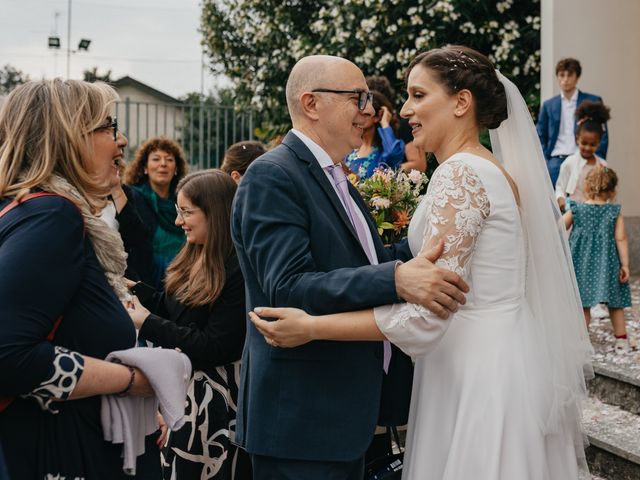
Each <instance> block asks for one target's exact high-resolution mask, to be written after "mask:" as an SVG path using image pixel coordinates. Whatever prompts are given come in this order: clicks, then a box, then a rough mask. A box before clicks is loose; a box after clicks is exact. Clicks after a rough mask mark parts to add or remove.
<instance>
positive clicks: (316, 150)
mask: <svg viewBox="0 0 640 480" xmlns="http://www.w3.org/2000/svg"><path fill="white" fill-rule="evenodd" d="M291 131H292V132H293V133H294V134H295V135H296V136H297V137H298V138H299V139H300V140H302V143H304V144H305V145H306V146H307V148H308V149H309V150H310V151H311V153H312V154H313V156H314V157H315V158H316V160H317V161H318V164H319V165H320V168H322V171H323V172H324V173H325V175H326V176H327V178H328V179H329V182H331V186H332V187H333V189H334V190H335V192H336V196H337V197H338V199H339V200H340V203H341V204H342V206H343V207H344V211H345V212H347V207H346V205H345V204H344V203H343V202H342V199H341V198H340V194H339V193H338V187H337V185H336V183H335V182H334V181H333V177H332V176H331V173H330V172H329V171H328V170H327V167H331V166H333V165H334V163H333V160H331V157H330V156H329V154H328V153H327V152H325V151H324V149H323V148H322V147H321V146H320V145H318V144H317V143H316V142H314V141H313V140H311V139H310V138H309V137H307V136H306V135H305V134H304V133H302V132H301V131H300V130H296V129H295V128H292V129H291ZM349 201H350V202H351V205H352V207H353V208H352V209H353V211H355V212H356V215H358V217H359V219H360V221H361V222H362V223H363V225H368V223H367V220H366V219H365V218H364V214H363V213H362V211H361V210H360V208H359V207H358V204H357V203H356V202H355V200H354V199H353V198H351V197H349ZM365 233H366V235H367V243H368V246H369V251H370V252H371V254H372V255H373V259H372V262H371V263H372V265H377V264H378V255H377V253H376V247H375V245H374V244H373V237H372V236H371V230H370V229H369V228H365Z"/></svg>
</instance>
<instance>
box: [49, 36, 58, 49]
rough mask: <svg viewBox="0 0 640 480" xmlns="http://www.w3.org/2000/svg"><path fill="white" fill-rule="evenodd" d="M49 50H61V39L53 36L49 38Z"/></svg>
mask: <svg viewBox="0 0 640 480" xmlns="http://www.w3.org/2000/svg"><path fill="white" fill-rule="evenodd" d="M49 48H55V49H59V48H60V37H56V36H51V37H49Z"/></svg>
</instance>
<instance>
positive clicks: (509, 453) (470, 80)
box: [251, 47, 590, 480]
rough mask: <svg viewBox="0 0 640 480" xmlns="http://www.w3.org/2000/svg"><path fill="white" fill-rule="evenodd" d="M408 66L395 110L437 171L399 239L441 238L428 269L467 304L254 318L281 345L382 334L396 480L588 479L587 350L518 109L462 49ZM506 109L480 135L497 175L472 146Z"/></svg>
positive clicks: (486, 68)
mask: <svg viewBox="0 0 640 480" xmlns="http://www.w3.org/2000/svg"><path fill="white" fill-rule="evenodd" d="M409 71H410V73H409V76H408V94H409V95H408V100H407V102H406V104H405V105H404V107H403V109H402V113H401V114H402V116H403V117H405V118H407V119H408V120H409V122H410V124H411V126H412V127H413V134H414V138H415V142H416V143H417V144H418V145H419V146H421V147H423V148H425V150H427V151H433V152H434V154H435V155H436V158H437V159H438V161H439V162H440V166H439V167H438V169H437V170H436V171H435V172H434V174H433V176H432V178H431V181H430V183H429V188H428V191H427V194H426V196H425V198H424V200H423V201H422V202H421V204H420V206H419V207H418V209H417V211H416V212H415V214H414V217H413V220H412V222H411V226H410V230H409V243H410V245H411V249H412V251H413V252H414V254H419V252H420V251H421V250H422V251H424V250H427V249H429V248H431V247H433V246H435V245H437V244H438V243H439V242H444V252H443V254H442V255H441V256H440V258H439V259H438V260H437V264H438V265H440V266H445V267H446V268H449V269H450V270H453V271H455V272H456V273H458V274H459V275H461V276H462V277H463V278H464V280H465V281H466V282H467V283H468V285H469V286H470V289H471V290H470V293H469V294H468V295H467V302H466V304H464V305H461V306H460V307H459V310H458V311H457V312H456V313H455V314H453V315H452V317H451V318H449V319H448V320H442V319H440V318H439V317H438V316H436V315H434V314H433V313H431V312H429V311H428V310H426V309H424V308H422V307H420V306H418V305H412V304H406V303H404V304H396V305H387V306H381V307H378V308H375V309H374V310H373V311H371V310H369V311H361V312H350V313H344V314H335V315H328V316H321V317H311V316H309V315H307V314H306V313H304V312H302V311H301V310H295V309H271V308H264V309H262V311H260V312H259V313H260V315H262V316H265V317H274V318H279V320H277V321H274V322H267V321H264V320H261V319H259V318H258V317H257V316H256V315H255V314H251V315H252V320H253V321H254V323H255V324H256V326H257V327H258V328H259V329H260V330H261V332H262V333H263V334H264V335H265V337H266V339H267V341H268V342H270V343H272V344H274V345H276V346H280V347H292V346H296V345H300V344H302V343H306V342H308V341H312V340H318V339H328V340H348V339H354V340H379V339H383V338H386V339H388V340H390V341H391V342H393V343H394V344H396V345H397V346H398V347H400V348H401V349H402V350H403V351H405V352H406V353H408V354H409V355H411V356H412V357H414V358H415V361H416V363H415V375H414V383H413V396H412V402H411V410H410V416H409V427H408V433H407V450H406V455H405V462H404V470H403V479H411V480H414V479H415V480H418V479H420V480H431V479H432V480H471V479H474V480H475V479H478V480H498V479H500V480H571V479H574V480H575V479H578V478H590V477H588V470H587V467H586V463H585V461H584V448H583V439H582V434H581V429H580V418H579V401H580V399H581V398H582V397H583V396H584V394H585V388H584V376H583V366H585V365H586V364H587V363H588V359H589V352H590V346H589V343H588V339H587V336H586V330H585V327H584V322H582V321H581V317H580V307H579V303H578V300H577V293H576V288H575V279H574V278H573V273H572V270H571V267H570V261H569V260H568V257H567V256H566V239H565V238H564V237H562V233H560V230H559V229H558V228H556V224H557V218H559V217H555V216H554V214H556V215H558V213H557V212H556V211H555V210H553V208H555V203H554V202H553V192H552V191H551V186H550V183H549V181H548V178H546V177H545V175H546V169H545V167H544V164H543V163H541V162H542V159H541V158H538V157H539V156H540V155H541V152H540V155H538V153H539V152H538V151H539V150H540V147H539V145H537V144H536V143H535V142H537V137H535V131H534V130H533V125H532V123H531V118H530V117H529V116H528V112H527V111H526V106H525V105H524V101H522V98H521V97H520V95H519V93H518V91H517V89H516V88H515V87H514V86H513V84H511V83H510V82H508V80H506V79H504V77H500V79H499V78H498V76H497V74H496V72H495V71H494V69H493V67H492V65H491V64H490V62H489V61H488V60H487V59H486V57H484V56H482V55H481V54H479V53H478V52H475V51H474V50H471V49H468V48H465V47H447V48H444V49H437V50H432V51H430V52H427V53H425V54H422V55H420V56H418V57H417V58H416V59H415V60H414V61H413V62H412V64H411V65H410V67H409ZM503 85H504V86H503ZM505 88H506V92H505ZM507 100H509V102H513V101H518V102H520V103H517V104H516V103H514V104H512V103H509V105H508V107H509V110H508V116H509V120H508V121H507V122H505V125H504V126H503V127H500V129H502V128H505V129H507V128H509V130H503V131H501V130H500V129H498V130H497V132H494V133H495V135H494V134H492V143H493V150H494V153H496V156H499V157H504V158H501V160H503V162H504V166H503V164H502V163H501V162H500V161H498V159H497V158H496V157H494V155H493V154H492V153H491V152H489V151H488V150H486V149H485V148H484V147H482V146H481V144H480V143H479V141H478V136H479V131H480V130H481V129H482V128H485V127H488V128H494V129H495V128H497V127H498V125H500V124H501V123H502V122H503V120H505V119H506V118H507V103H508V102H507ZM518 108H520V110H518ZM522 109H524V111H522ZM517 122H520V123H519V124H518V123H517ZM507 123H508V125H507ZM529 130H530V131H529ZM531 135H532V136H533V137H531V138H534V137H535V139H536V140H535V141H534V140H531V141H528V139H530V137H529V136H531ZM523 146H524V147H525V148H524V149H523ZM508 157H511V158H508ZM513 157H518V158H513ZM505 167H506V168H508V169H509V171H510V173H511V175H513V177H512V176H511V175H510V173H507V170H506V169H505ZM540 172H542V173H540ZM514 179H515V181H514ZM516 181H517V182H518V184H516ZM528 182H534V184H533V185H530V184H528ZM535 182H538V184H536V183H535ZM547 190H548V191H547ZM541 192H542V193H541ZM547 200H548V203H547Z"/></svg>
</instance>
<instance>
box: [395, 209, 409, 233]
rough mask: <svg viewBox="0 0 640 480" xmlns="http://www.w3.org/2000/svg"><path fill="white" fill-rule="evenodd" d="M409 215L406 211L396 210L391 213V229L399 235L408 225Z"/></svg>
mask: <svg viewBox="0 0 640 480" xmlns="http://www.w3.org/2000/svg"><path fill="white" fill-rule="evenodd" d="M410 221H411V215H410V214H409V212H407V211H406V210H396V211H394V212H393V227H394V228H393V229H394V230H395V231H396V233H399V232H400V231H401V230H402V229H403V228H405V227H406V226H408V225H409V222H410Z"/></svg>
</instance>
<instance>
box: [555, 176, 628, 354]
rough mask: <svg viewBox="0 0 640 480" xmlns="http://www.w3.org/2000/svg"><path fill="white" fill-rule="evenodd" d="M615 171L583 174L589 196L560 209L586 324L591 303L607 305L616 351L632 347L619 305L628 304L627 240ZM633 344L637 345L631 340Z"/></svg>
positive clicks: (589, 316) (619, 351)
mask: <svg viewBox="0 0 640 480" xmlns="http://www.w3.org/2000/svg"><path fill="white" fill-rule="evenodd" d="M617 183H618V177H617V175H616V173H615V172H614V171H613V170H612V169H610V168H608V167H596V168H595V169H593V170H592V171H591V172H589V174H588V175H587V177H586V180H585V185H584V190H585V193H586V194H587V201H586V202H584V203H581V202H575V201H571V200H570V201H569V205H568V206H569V208H568V209H567V212H566V213H565V214H564V222H565V225H566V226H567V228H569V227H571V226H573V229H572V231H571V235H570V237H569V245H570V247H571V255H572V257H573V265H574V268H575V271H576V278H577V280H578V288H579V289H580V297H581V299H582V307H583V310H584V318H585V321H586V322H587V327H588V326H589V322H590V320H591V313H590V308H591V307H592V306H594V305H597V304H598V303H605V304H607V305H608V307H609V311H610V314H611V323H612V324H613V334H614V335H615V337H616V343H615V351H616V353H625V352H628V351H629V350H630V345H629V339H628V337H627V329H626V327H625V322H624V311H623V308H625V307H630V306H631V292H630V289H629V283H628V282H629V275H630V274H629V246H628V243H627V235H626V233H625V229H624V220H623V218H622V214H621V212H620V210H621V206H620V204H617V203H613V200H614V198H615V195H616V185H617ZM634 346H635V345H634Z"/></svg>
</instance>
